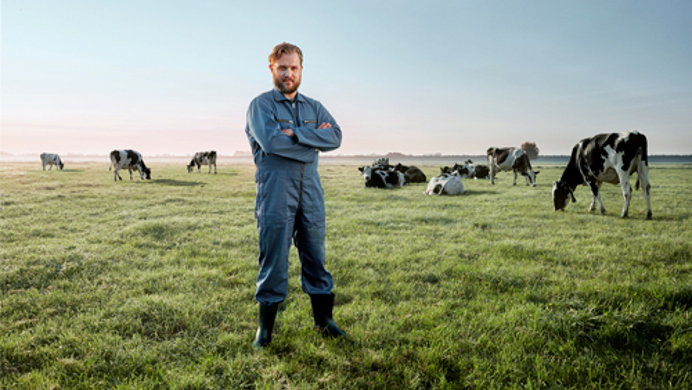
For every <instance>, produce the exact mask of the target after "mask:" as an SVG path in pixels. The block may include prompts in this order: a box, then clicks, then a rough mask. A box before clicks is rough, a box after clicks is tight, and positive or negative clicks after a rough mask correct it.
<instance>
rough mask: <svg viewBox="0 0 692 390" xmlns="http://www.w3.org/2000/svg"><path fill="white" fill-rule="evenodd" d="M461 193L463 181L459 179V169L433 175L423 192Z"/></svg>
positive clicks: (432, 193) (433, 193) (439, 193)
mask: <svg viewBox="0 0 692 390" xmlns="http://www.w3.org/2000/svg"><path fill="white" fill-rule="evenodd" d="M463 193H464V183H463V182H462V181H461V176H460V175H459V171H454V172H453V173H443V174H441V175H440V176H434V177H433V178H432V179H430V182H429V183H428V189H426V190H425V192H424V194H425V195H461V194H463Z"/></svg>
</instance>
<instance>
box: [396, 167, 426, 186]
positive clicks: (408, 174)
mask: <svg viewBox="0 0 692 390" xmlns="http://www.w3.org/2000/svg"><path fill="white" fill-rule="evenodd" d="M394 169H396V170H397V171H399V172H401V173H403V174H404V179H405V181H406V182H405V184H409V183H427V182H428V178H427V177H426V176H425V173H423V171H421V170H420V169H419V168H418V167H416V166H413V165H412V166H406V165H402V164H401V163H399V164H397V165H396V166H395V167H394Z"/></svg>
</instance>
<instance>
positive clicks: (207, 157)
mask: <svg viewBox="0 0 692 390" xmlns="http://www.w3.org/2000/svg"><path fill="white" fill-rule="evenodd" d="M195 165H196V166H197V173H200V172H201V171H202V165H209V172H207V173H211V166H212V165H214V173H216V151H215V150H211V151H208V152H197V153H195V155H194V156H193V157H192V161H190V164H188V166H187V173H191V172H192V171H193V170H194V169H195Z"/></svg>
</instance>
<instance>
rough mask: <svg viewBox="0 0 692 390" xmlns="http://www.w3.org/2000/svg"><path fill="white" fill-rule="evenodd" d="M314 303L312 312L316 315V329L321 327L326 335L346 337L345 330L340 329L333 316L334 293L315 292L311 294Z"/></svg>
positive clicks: (311, 300)
mask: <svg viewBox="0 0 692 390" xmlns="http://www.w3.org/2000/svg"><path fill="white" fill-rule="evenodd" d="M310 303H312V313H313V315H314V316H315V329H319V330H320V331H322V333H324V334H325V335H326V336H331V337H346V336H348V335H347V334H346V333H345V332H344V331H343V330H341V329H339V327H338V326H337V325H336V322H334V318H332V308H333V307H334V294H333V293H332V294H315V295H310Z"/></svg>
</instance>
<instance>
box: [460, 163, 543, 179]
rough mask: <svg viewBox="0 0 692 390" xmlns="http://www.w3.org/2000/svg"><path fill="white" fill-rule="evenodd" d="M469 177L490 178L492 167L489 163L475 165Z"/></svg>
mask: <svg viewBox="0 0 692 390" xmlns="http://www.w3.org/2000/svg"><path fill="white" fill-rule="evenodd" d="M536 173H538V172H536ZM469 177H470V178H473V179H490V169H489V168H488V166H487V165H474V166H473V169H472V170H471V174H470V175H469Z"/></svg>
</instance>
